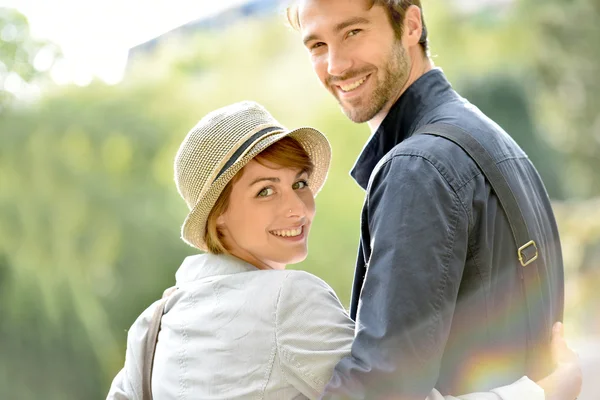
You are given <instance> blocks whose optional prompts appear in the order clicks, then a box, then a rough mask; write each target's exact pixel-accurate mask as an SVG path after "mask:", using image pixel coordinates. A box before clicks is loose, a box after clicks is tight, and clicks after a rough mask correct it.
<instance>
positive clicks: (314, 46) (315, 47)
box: [310, 42, 325, 50]
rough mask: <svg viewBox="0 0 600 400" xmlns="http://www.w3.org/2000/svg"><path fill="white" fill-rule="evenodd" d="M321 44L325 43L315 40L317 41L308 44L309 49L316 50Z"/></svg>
mask: <svg viewBox="0 0 600 400" xmlns="http://www.w3.org/2000/svg"><path fill="white" fill-rule="evenodd" d="M322 46H325V43H323V42H317V43H315V44H313V45H312V46H310V49H311V50H316V49H318V48H319V47H322Z"/></svg>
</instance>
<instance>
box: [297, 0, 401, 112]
mask: <svg viewBox="0 0 600 400" xmlns="http://www.w3.org/2000/svg"><path fill="white" fill-rule="evenodd" d="M298 12H299V14H298V16H299V22H300V31H301V34H302V39H303V42H304V45H305V46H306V48H307V49H308V51H309V53H310V56H311V61H312V65H313V69H314V70H315V72H316V74H317V76H318V77H319V80H320V81H321V83H322V84H323V86H325V88H326V89H327V90H329V91H330V92H331V93H332V94H333V95H334V96H335V98H336V99H337V100H338V102H339V103H340V105H341V106H342V109H343V110H344V113H345V114H346V115H347V116H348V118H350V119H351V120H352V121H354V122H367V121H369V120H371V119H373V118H374V117H375V116H376V115H377V114H379V113H380V112H381V111H382V110H383V109H384V108H386V106H390V105H391V104H393V103H394V102H395V101H396V100H397V99H398V97H399V95H400V93H401V91H402V88H403V87H404V85H405V84H406V82H407V79H408V76H409V72H410V58H409V56H408V54H407V51H406V49H405V48H404V46H403V44H402V42H401V41H400V40H399V39H398V38H397V37H396V35H395V32H394V30H393V28H392V25H391V23H390V21H389V19H388V15H387V11H386V9H385V8H384V7H383V6H380V5H374V6H373V7H371V8H370V9H369V8H368V5H367V2H366V1H365V0H301V1H299V9H298Z"/></svg>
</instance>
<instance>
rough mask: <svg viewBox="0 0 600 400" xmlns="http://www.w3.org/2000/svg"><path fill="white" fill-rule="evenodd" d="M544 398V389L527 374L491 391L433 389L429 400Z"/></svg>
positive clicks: (535, 399) (520, 399) (539, 399)
mask: <svg viewBox="0 0 600 400" xmlns="http://www.w3.org/2000/svg"><path fill="white" fill-rule="evenodd" d="M522 399H527V400H544V399H545V395H544V390H543V389H542V388H541V387H539V386H538V385H536V384H535V383H534V382H533V381H531V380H530V379H529V378H527V377H526V376H524V377H522V378H521V379H519V380H518V381H516V382H514V383H512V384H510V385H507V386H502V387H499V388H496V389H492V390H491V391H489V392H481V393H469V394H465V395H462V396H456V397H454V396H442V395H441V394H440V392H438V391H437V390H435V389H434V390H433V391H432V392H431V394H430V395H429V396H428V397H427V400H522Z"/></svg>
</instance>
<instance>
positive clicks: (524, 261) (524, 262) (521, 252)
mask: <svg viewBox="0 0 600 400" xmlns="http://www.w3.org/2000/svg"><path fill="white" fill-rule="evenodd" d="M532 246H533V250H534V251H535V253H534V254H532V255H530V256H527V254H525V250H527V249H530V248H531V247H532ZM517 254H518V255H519V261H521V265H522V266H524V267H526V266H527V265H529V264H531V263H532V262H534V261H535V260H537V259H538V248H537V245H536V244H535V241H533V240H530V241H529V242H527V243H525V244H524V245H523V246H521V247H519V250H518V251H517Z"/></svg>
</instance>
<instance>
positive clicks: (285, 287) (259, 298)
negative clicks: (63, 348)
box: [108, 0, 581, 400]
mask: <svg viewBox="0 0 600 400" xmlns="http://www.w3.org/2000/svg"><path fill="white" fill-rule="evenodd" d="M288 19H289V20H290V22H291V24H292V25H293V26H295V27H296V28H297V29H298V30H299V31H300V33H301V35H302V39H303V42H304V45H305V46H306V48H307V50H308V52H309V54H310V57H311V61H312V64H313V68H314V70H315V72H316V73H317V75H318V77H319V79H320V80H321V82H322V83H323V85H324V87H325V88H327V89H328V90H329V91H330V92H331V93H332V94H333V95H334V96H335V97H336V98H337V100H338V101H339V103H340V105H341V106H342V109H343V111H344V112H345V113H346V115H347V116H348V117H349V118H350V119H352V120H353V121H355V122H367V123H368V125H369V127H370V128H371V131H372V135H371V137H370V139H369V141H368V143H367V144H366V145H365V147H364V149H363V152H362V153H361V155H360V156H359V158H358V160H357V162H356V165H355V167H354V169H353V171H352V175H353V177H354V178H355V179H356V181H357V182H358V183H359V184H360V185H361V186H362V187H363V188H364V189H365V190H366V192H367V194H366V200H365V205H364V208H363V215H362V218H361V245H360V248H359V256H358V261H357V266H356V273H355V280H354V289H353V296H352V304H351V311H350V317H351V318H350V317H349V316H348V315H347V314H346V313H345V311H344V309H343V307H342V306H341V304H340V303H339V301H338V299H337V297H336V295H335V294H334V293H333V292H332V290H331V289H330V288H329V286H327V284H325V283H324V282H323V281H321V280H319V279H318V278H316V277H314V276H312V275H310V274H306V273H303V272H299V271H285V270H284V268H285V265H286V264H289V263H295V262H298V261H301V260H303V259H304V258H305V257H306V252H307V248H306V243H307V237H308V234H309V231H310V225H311V222H312V218H313V216H314V212H315V204H314V195H316V193H317V192H318V191H319V189H320V188H321V186H322V184H323V183H324V180H325V177H326V174H327V169H328V166H329V159H330V150H329V145H328V143H327V141H326V139H325V138H324V136H323V135H321V134H320V133H319V132H318V131H316V130H314V129H312V128H300V129H296V130H292V131H290V130H287V129H285V128H284V127H283V126H282V125H281V124H279V123H278V122H277V121H276V120H275V119H274V118H273V117H271V116H270V115H269V113H268V112H267V111H266V110H264V109H263V108H262V107H260V106H259V105H257V104H255V103H251V102H243V103H237V104H234V105H231V106H228V107H224V108H221V109H219V110H216V111H214V112H212V113H210V114H209V115H207V116H205V117H204V118H203V119H202V120H201V121H200V122H199V123H198V125H197V126H196V127H195V128H194V129H192V130H191V131H190V133H189V134H188V135H187V137H186V138H185V139H184V141H183V143H182V145H181V147H180V149H179V152H178V153H177V156H176V159H175V179H176V183H177V188H178V190H179V193H180V194H181V196H182V197H183V198H184V200H185V201H186V203H187V205H188V207H189V209H190V212H189V214H188V217H187V218H186V220H185V222H184V225H183V228H182V236H183V238H184V240H185V241H186V242H188V243H189V244H191V245H192V246H195V247H197V248H199V249H201V250H204V251H205V252H206V254H202V255H197V256H192V257H189V258H187V259H186V260H185V261H184V263H183V265H182V266H181V267H180V269H179V270H178V272H177V274H176V280H177V288H178V289H177V290H176V291H175V292H174V293H172V294H171V295H170V296H169V297H168V298H167V301H166V306H165V314H164V317H163V319H162V324H161V331H160V334H159V337H158V343H157V346H156V351H155V356H154V357H155V358H154V363H153V371H152V393H153V394H154V396H155V397H156V398H157V399H170V398H182V399H186V398H189V399H196V398H198V399H209V398H227V399H231V398H239V399H246V398H264V399H293V398H319V397H320V396H322V397H323V398H328V399H330V398H331V399H334V398H335V399H337V398H357V399H390V398H397V399H424V398H426V397H427V396H429V398H430V399H435V398H441V394H444V395H448V396H449V395H451V394H460V393H469V392H471V394H470V395H467V396H464V398H471V399H543V398H546V399H561V400H562V399H564V400H569V399H574V398H575V397H576V396H577V393H578V390H579V386H580V379H581V375H580V371H579V366H578V363H577V360H576V357H574V355H573V353H572V352H570V350H568V348H567V347H566V344H565V343H564V339H563V338H562V335H561V333H560V329H561V328H560V324H557V325H555V329H553V328H552V325H553V323H554V322H555V321H560V320H561V319H562V309H563V271H562V256H561V253H560V242H559V238H558V233H557V229H556V224H555V221H554V216H553V213H552V209H551V206H550V202H549V199H548V197H547V194H546V192H545V189H544V187H543V184H542V183H541V181H540V179H539V177H538V175H537V172H536V171H535V169H534V167H533V166H532V164H531V163H530V162H529V160H528V159H527V156H526V155H525V154H524V153H523V151H522V150H521V149H520V148H519V147H518V145H517V144H516V143H515V142H514V141H512V139H511V138H510V137H509V136H508V135H507V134H506V133H505V132H504V131H502V130H501V128H500V127H498V126H497V125H496V124H494V123H493V122H492V121H491V120H489V119H488V118H487V117H485V116H484V115H483V114H481V113H480V112H479V111H478V110H477V109H476V108H475V107H473V106H472V105H470V104H469V103H468V102H467V101H466V100H465V99H463V98H461V97H460V96H459V95H458V94H457V93H456V92H455V91H454V90H453V89H452V88H451V86H450V84H449V83H448V81H447V80H446V79H445V77H444V75H443V73H442V72H441V71H440V70H439V69H435V68H433V65H432V62H431V60H430V59H429V56H428V48H427V44H428V42H427V34H426V29H425V25H424V23H423V16H422V10H421V7H420V2H419V1H417V0H412V1H411V0H379V1H371V0H299V1H298V2H297V3H295V4H293V5H292V6H291V7H290V8H289V9H288ZM433 123H445V124H447V125H451V126H454V127H458V128H461V129H462V130H463V131H467V132H468V134H469V135H470V136H472V137H473V138H475V139H476V140H477V141H478V142H480V143H483V144H484V145H485V147H486V148H487V150H488V151H489V152H490V153H491V155H492V157H493V159H494V166H495V167H497V168H498V169H499V171H500V173H501V176H503V177H504V179H505V180H506V184H507V185H508V186H509V187H510V188H511V189H512V191H513V192H514V196H515V199H514V200H515V201H516V203H517V205H518V208H517V209H518V210H519V211H520V212H521V213H522V219H523V220H524V221H525V225H526V227H527V228H528V236H529V237H531V238H532V239H533V240H534V242H532V243H534V245H533V246H524V248H523V249H520V250H519V251H518V249H519V246H521V243H519V242H518V241H516V240H514V238H513V235H514V234H515V232H514V231H513V229H512V228H513V227H512V225H511V224H510V221H509V218H508V217H507V215H511V214H512V212H513V211H514V208H513V209H509V211H508V212H505V210H504V207H506V206H505V204H502V203H501V201H499V199H498V197H497V195H496V192H495V191H494V190H492V189H491V186H490V182H489V181H488V179H486V176H484V175H483V174H482V172H481V169H480V168H479V165H478V164H476V163H475V162H474V160H473V159H472V158H471V157H470V156H469V155H468V154H467V153H466V152H465V151H464V150H463V149H462V148H461V147H460V146H458V145H456V144H455V143H453V142H452V141H451V140H446V139H445V138H443V137H439V136H431V135H426V134H423V135H418V134H417V135H415V132H417V131H419V130H423V129H426V127H427V126H429V125H430V124H433ZM517 236H518V235H515V237H517ZM516 243H519V246H517V244H516ZM523 244H525V243H523ZM532 248H533V249H534V250H535V253H534V254H525V250H527V251H529V250H531V249H532ZM517 255H519V256H520V257H521V260H519V259H518V258H517ZM523 257H524V258H525V260H523ZM531 277H533V278H534V279H533V281H531V280H530V278H531ZM525 279H527V282H528V283H529V282H533V284H528V285H524V282H525ZM155 308H156V304H154V305H153V306H151V307H150V308H148V309H147V310H146V311H145V312H144V313H143V314H142V315H141V316H140V317H139V318H138V319H137V320H136V322H135V323H134V325H133V326H132V328H131V330H130V331H129V334H128V342H127V355H126V361H125V367H124V368H123V370H122V371H121V372H120V373H119V374H118V375H117V377H116V378H115V380H114V382H113V385H112V387H111V389H110V393H109V395H108V398H109V399H139V398H141V376H142V372H141V370H142V365H141V364H142V363H141V360H143V359H144V354H142V353H143V351H144V348H143V342H144V340H145V338H146V336H147V334H148V327H149V323H150V319H151V315H152V313H153V311H154V309H155ZM353 320H355V321H356V323H354V322H353ZM552 333H553V334H554V335H553V336H552ZM551 339H552V340H551ZM530 379H532V380H535V381H536V382H537V384H536V383H534V382H532V380H530ZM434 388H435V389H434ZM473 392H479V393H473ZM447 398H451V397H447Z"/></svg>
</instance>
